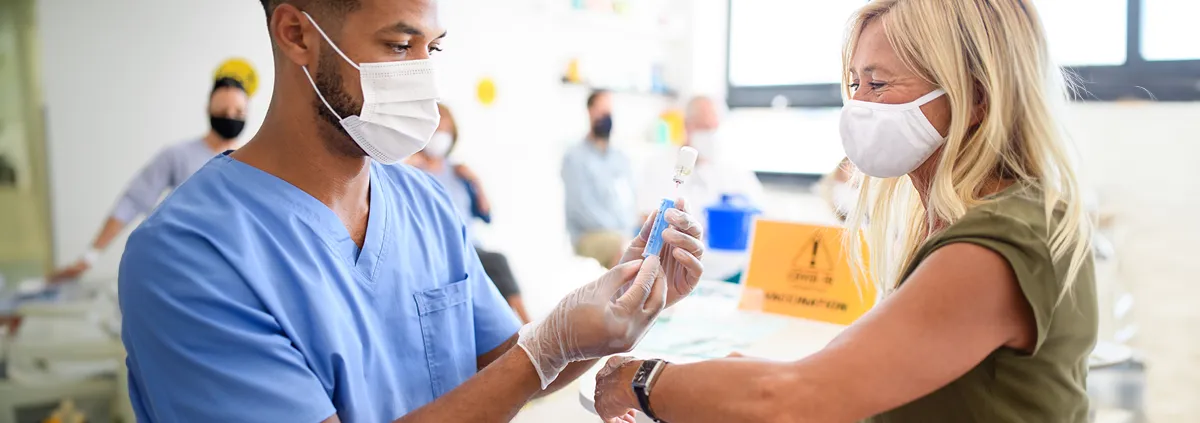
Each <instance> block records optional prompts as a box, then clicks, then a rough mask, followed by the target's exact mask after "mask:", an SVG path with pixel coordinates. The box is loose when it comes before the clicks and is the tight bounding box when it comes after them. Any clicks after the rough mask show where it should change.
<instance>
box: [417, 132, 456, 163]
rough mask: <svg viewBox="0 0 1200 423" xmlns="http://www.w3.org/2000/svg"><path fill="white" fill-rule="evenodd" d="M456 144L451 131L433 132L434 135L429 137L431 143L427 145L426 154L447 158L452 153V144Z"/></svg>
mask: <svg viewBox="0 0 1200 423" xmlns="http://www.w3.org/2000/svg"><path fill="white" fill-rule="evenodd" d="M452 145H454V136H453V135H450V133H449V132H444V131H437V132H434V133H433V137H432V138H430V139H429V144H428V145H426V146H425V150H423V151H425V154H428V155H429V156H430V157H435V158H439V159H444V158H446V155H447V154H450V146H452Z"/></svg>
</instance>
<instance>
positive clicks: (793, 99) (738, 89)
mask: <svg viewBox="0 0 1200 423" xmlns="http://www.w3.org/2000/svg"><path fill="white" fill-rule="evenodd" d="M1127 1H1128V6H1127V7H1128V8H1129V10H1128V14H1127V25H1126V28H1127V32H1126V34H1125V36H1126V47H1125V48H1126V54H1125V57H1126V59H1125V63H1124V64H1121V65H1114V66H1071V67H1066V68H1065V69H1066V71H1067V72H1068V73H1069V74H1071V75H1073V76H1074V80H1075V81H1076V82H1078V85H1079V87H1078V88H1079V89H1077V90H1076V92H1075V94H1074V98H1075V99H1076V100H1077V101H1086V102H1109V101H1121V100H1156V101H1164V102H1184V101H1200V59H1196V60H1153V61H1152V60H1146V59H1145V58H1144V57H1143V56H1142V26H1143V25H1142V23H1143V22H1142V8H1143V7H1144V1H1145V0H1127ZM733 2H734V0H728V4H727V7H728V9H726V10H728V13H727V14H726V17H725V18H726V25H725V46H726V48H725V85H726V87H725V88H726V98H725V100H726V103H727V104H728V106H729V107H730V108H738V107H771V106H773V105H775V106H777V105H778V104H776V103H777V101H778V100H777V99H778V98H782V99H784V100H786V103H785V104H786V105H787V106H788V107H797V108H819V107H841V106H842V87H841V84H840V83H834V84H803V85H771V86H736V85H734V84H733V81H732V80H731V79H730V78H729V75H730V70H731V66H732V64H731V63H730V60H729V59H730V57H731V56H732V53H733V52H732V43H731V41H732V38H731V35H732V31H733Z"/></svg>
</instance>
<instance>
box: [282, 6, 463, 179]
mask: <svg viewBox="0 0 1200 423" xmlns="http://www.w3.org/2000/svg"><path fill="white" fill-rule="evenodd" d="M304 16H305V17H307V18H308V21H309V22H312V24H313V26H315V27H316V28H317V32H319V33H321V37H322V38H325V42H327V43H329V46H330V47H333V50H334V51H336V52H337V53H338V55H339V56H342V59H345V60H346V62H348V63H350V65H351V66H354V68H355V69H358V73H359V80H360V82H361V84H362V93H363V106H362V113H360V114H359V115H358V116H353V115H351V116H345V117H343V116H341V115H338V112H337V111H336V110H333V107H332V106H330V105H329V102H328V101H325V96H324V95H323V94H321V90H320V89H319V88H317V82H316V81H315V80H313V77H312V75H311V74H309V72H308V67H307V66H305V67H303V69H304V75H305V76H307V77H308V82H309V83H311V84H312V86H313V90H315V91H316V92H317V97H320V98H321V102H322V103H325V107H326V108H328V109H329V111H330V112H332V113H333V115H334V116H337V118H338V119H339V120H340V122H341V124H342V128H345V129H346V133H348V134H350V138H353V139H354V142H355V143H357V144H358V146H359V147H361V148H362V149H363V151H365V152H366V153H367V155H368V156H370V157H371V158H372V159H374V160H375V161H377V162H380V163H383V164H394V163H396V162H399V161H401V160H404V159H405V158H407V157H408V156H411V155H413V154H414V153H416V152H418V151H421V149H423V148H425V144H427V143H428V142H429V137H430V136H432V135H433V132H434V131H435V130H436V129H437V126H438V122H439V121H440V120H441V115H440V114H439V113H438V107H437V99H438V91H437V83H436V79H435V75H434V67H433V63H432V62H431V61H430V60H429V59H421V60H405V61H398V62H381V63H362V64H357V63H354V61H353V60H350V57H348V56H346V53H343V52H342V50H341V49H339V48H338V46H337V45H335V44H334V43H333V40H331V39H329V36H328V35H325V31H324V30H322V29H321V26H320V25H317V21H315V20H313V18H312V16H309V14H308V13H307V12H305V13H304Z"/></svg>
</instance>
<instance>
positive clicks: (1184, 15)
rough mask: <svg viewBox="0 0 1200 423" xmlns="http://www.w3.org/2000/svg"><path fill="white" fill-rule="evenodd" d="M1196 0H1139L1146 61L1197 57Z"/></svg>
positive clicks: (1199, 39) (1199, 55)
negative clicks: (1140, 2) (1140, 0)
mask: <svg viewBox="0 0 1200 423" xmlns="http://www.w3.org/2000/svg"><path fill="white" fill-rule="evenodd" d="M1197 15H1200V2H1198V1H1196V0H1142V28H1144V29H1143V30H1142V56H1143V57H1144V58H1145V59H1146V60H1151V61H1161V60H1200V26H1198V25H1197V24H1196V16H1197Z"/></svg>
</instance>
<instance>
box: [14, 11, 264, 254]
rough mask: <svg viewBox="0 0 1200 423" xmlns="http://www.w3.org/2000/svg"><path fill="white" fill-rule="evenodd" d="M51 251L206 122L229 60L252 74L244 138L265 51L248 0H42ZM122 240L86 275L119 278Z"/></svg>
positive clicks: (90, 230)
mask: <svg viewBox="0 0 1200 423" xmlns="http://www.w3.org/2000/svg"><path fill="white" fill-rule="evenodd" d="M37 16H38V31H39V34H40V37H41V40H42V46H41V47H42V48H41V51H42V58H43V66H42V69H43V77H44V79H43V84H44V85H43V87H44V90H45V101H46V107H47V126H48V129H49V131H48V136H47V138H48V139H47V144H48V147H49V148H48V158H49V163H50V170H49V173H50V192H51V204H52V208H53V220H52V222H53V223H52V225H53V231H54V246H55V257H56V258H57V262H59V263H65V262H69V261H71V260H73V259H74V258H75V257H78V256H79V254H81V253H82V252H83V251H85V250H86V249H87V248H88V246H90V244H91V240H92V238H93V237H94V236H95V234H96V232H97V230H98V229H99V228H100V225H101V224H102V223H103V221H104V219H105V218H106V216H107V215H108V213H109V212H110V211H111V207H112V205H113V204H114V202H115V199H116V198H117V196H118V195H119V194H120V192H121V190H122V189H123V188H124V186H125V184H126V183H127V182H128V181H129V180H130V178H131V177H132V176H133V175H134V173H135V172H137V170H138V169H139V168H140V167H141V166H142V164H143V163H145V162H146V161H147V160H149V158H150V157H151V156H152V155H153V154H155V152H157V151H158V150H159V149H160V148H162V147H163V146H166V145H169V144H172V143H176V142H180V141H183V140H186V139H194V138H196V137H199V136H202V135H203V134H204V133H205V132H206V131H207V130H208V118H207V116H208V111H207V103H208V93H209V90H210V89H211V88H212V76H213V71H214V70H215V69H216V67H217V66H218V65H219V64H220V63H221V62H222V61H224V60H225V59H227V58H229V57H232V56H241V57H245V58H247V59H249V60H250V61H251V62H252V63H254V65H255V66H256V67H257V69H258V71H259V74H260V88H259V92H258V94H257V95H256V96H255V98H254V99H252V100H251V105H250V111H249V115H250V116H249V120H250V122H249V123H248V126H247V130H246V134H245V135H243V138H244V139H245V138H247V137H249V136H250V135H252V134H254V132H255V131H257V129H258V126H259V124H261V121H262V117H263V114H264V113H265V111H266V107H267V99H269V98H270V95H271V86H272V84H273V70H272V69H273V68H272V63H271V48H270V45H269V44H267V43H266V42H265V39H266V25H265V23H264V22H265V18H264V14H263V13H262V8H261V5H260V4H259V3H258V2H256V1H250V0H204V1H178V0H176V1H159V0H111V1H78V0H39V1H38V9H37ZM123 249H124V241H123V239H122V240H119V241H118V242H117V243H115V244H114V245H112V246H111V247H110V248H109V249H108V252H107V253H106V254H105V255H104V257H103V259H102V261H101V263H99V264H98V265H97V267H96V270H95V272H94V273H93V275H92V276H93V277H106V276H115V275H116V263H117V261H118V259H119V257H120V254H121V251H122V250H123Z"/></svg>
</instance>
